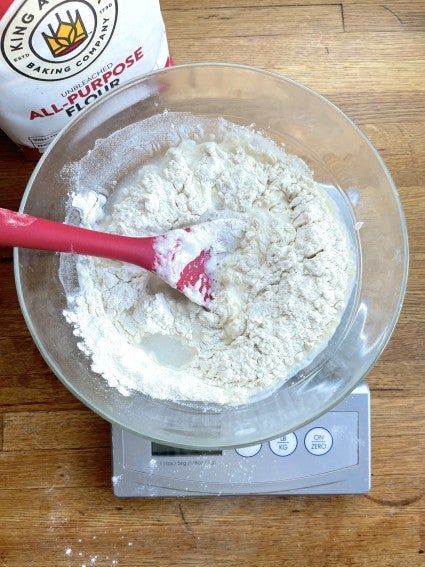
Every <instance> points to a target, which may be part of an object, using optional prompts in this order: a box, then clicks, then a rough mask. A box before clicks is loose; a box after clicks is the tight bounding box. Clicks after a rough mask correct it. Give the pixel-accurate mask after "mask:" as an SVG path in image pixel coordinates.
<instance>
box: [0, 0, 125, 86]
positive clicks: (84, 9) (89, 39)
mask: <svg viewBox="0 0 425 567" xmlns="http://www.w3.org/2000/svg"><path fill="white" fill-rule="evenodd" d="M117 13H118V8H117V0H92V1H91V2H88V1H86V0H70V1H67V0H65V1H64V0H62V1H59V0H26V1H25V2H22V4H21V5H20V7H19V8H18V10H17V11H16V12H15V14H13V15H12V17H11V18H10V20H9V22H8V24H7V26H6V27H5V29H4V31H3V33H2V36H1V50H2V53H3V56H4V58H5V59H6V61H7V62H8V64H9V65H10V66H11V67H12V68H13V69H15V71H17V72H18V73H20V74H21V75H25V76H26V77H30V78H31V79H36V80H38V81H59V80H62V79H66V78H68V77H72V76H73V75H76V74H77V73H80V72H81V71H82V70H84V69H85V68H87V67H88V66H89V65H91V64H92V63H93V61H95V60H96V59H97V58H98V57H99V55H100V54H101V53H102V51H103V50H104V49H105V47H106V46H107V45H108V43H109V40H110V39H111V37H112V35H113V32H114V29H115V23H116V20H117Z"/></svg>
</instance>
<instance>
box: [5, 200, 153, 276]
mask: <svg viewBox="0 0 425 567" xmlns="http://www.w3.org/2000/svg"><path fill="white" fill-rule="evenodd" d="M153 240H154V238H153V237H146V238H132V237H126V236H119V235H116V234H108V233H105V232H98V231H95V230H89V229H85V228H80V227H78V226H73V225H68V224H63V223H60V222H55V221H51V220H47V219H41V218H37V217H33V216H30V215H26V214H23V213H16V212H14V211H9V210H8V209H2V208H0V244H3V245H5V246H19V247H22V248H33V249H37V250H52V251H55V252H71V253H73V254H87V255H89V256H98V257H101V258H110V259H113V260H121V261H124V262H130V263H132V264H137V265H139V266H141V267H143V268H146V269H148V270H152V269H153V266H154V261H155V253H154V250H153Z"/></svg>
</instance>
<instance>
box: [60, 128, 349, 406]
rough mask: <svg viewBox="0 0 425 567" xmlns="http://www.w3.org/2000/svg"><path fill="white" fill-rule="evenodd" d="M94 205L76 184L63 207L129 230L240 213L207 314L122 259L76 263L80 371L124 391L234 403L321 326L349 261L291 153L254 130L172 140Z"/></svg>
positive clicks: (74, 319)
mask: <svg viewBox="0 0 425 567" xmlns="http://www.w3.org/2000/svg"><path fill="white" fill-rule="evenodd" d="M105 201H106V199H105V197H103V196H102V195H99V194H98V193H95V192H93V191H89V192H87V193H86V196H85V197H84V198H83V197H82V196H81V195H80V196H75V197H74V199H73V203H72V204H73V206H74V207H76V208H77V209H78V210H79V211H80V214H81V218H82V224H83V225H84V226H87V227H89V228H96V229H98V230H105V231H108V232H115V233H120V234H126V235H129V236H141V235H153V234H161V233H163V232H166V231H168V230H171V229H174V228H180V227H184V226H188V225H191V224H192V225H193V224H196V223H197V222H200V221H205V220H208V219H211V218H215V217H217V216H218V217H221V216H229V215H235V216H241V217H243V218H244V219H245V220H246V222H247V225H246V229H245V230H244V231H243V234H242V237H241V238H240V241H239V243H238V246H237V249H236V251H235V252H234V253H232V254H230V255H228V256H227V257H226V258H225V259H224V260H223V261H222V263H221V268H220V270H219V272H218V276H217V277H218V282H219V286H218V290H217V295H216V297H215V299H214V300H213V301H212V302H211V305H210V310H209V311H206V310H204V309H203V308H202V307H199V306H198V305H196V304H194V303H192V302H190V301H189V300H187V299H186V298H185V297H183V296H181V294H179V293H178V292H176V291H175V290H172V289H170V288H169V287H168V286H167V285H166V284H164V283H163V282H161V281H160V280H159V278H158V277H157V276H154V275H152V274H150V273H149V272H146V271H144V270H142V269H141V268H138V267H136V266H132V265H129V264H122V263H120V262H113V261H108V260H103V259H97V258H86V257H81V258H79V259H78V261H77V271H78V278H79V290H78V292H76V293H75V294H72V295H71V294H68V306H69V307H68V310H67V311H66V318H67V320H68V321H69V322H70V323H72V324H73V325H74V327H75V333H76V334H77V335H78V336H79V337H81V343H80V348H81V349H82V350H83V351H84V352H85V353H86V354H87V355H88V356H90V357H91V360H92V369H93V370H94V371H95V372H97V373H99V374H101V375H102V376H103V377H104V379H105V380H107V382H108V383H109V385H110V386H112V387H117V388H118V389H119V391H120V392H122V393H123V394H124V395H128V394H130V393H131V391H132V390H135V389H136V390H140V391H142V392H144V393H145V394H147V395H150V396H153V397H156V398H161V399H172V400H201V401H213V402H218V403H227V404H239V403H243V402H245V401H247V400H248V398H249V397H250V396H252V395H255V394H258V393H261V392H264V391H265V390H268V389H271V388H274V387H276V386H277V385H279V384H280V383H282V381H284V380H285V379H288V378H289V377H290V376H291V373H292V374H293V372H294V368H299V366H300V365H301V366H302V365H303V361H307V362H310V359H311V356H312V353H315V352H316V351H317V349H318V348H322V347H323V346H324V345H325V344H326V341H327V340H328V339H329V338H330V336H332V334H333V333H334V331H335V328H336V326H337V324H338V322H339V320H340V317H341V314H342V311H343V308H344V306H345V304H346V299H347V293H348V291H349V288H350V286H351V283H352V275H353V267H354V258H353V253H352V251H351V249H350V246H349V244H348V241H347V238H346V235H345V231H344V227H343V226H342V224H341V221H340V220H339V219H338V217H337V215H335V214H334V212H333V211H332V205H331V204H330V202H329V201H328V198H327V197H326V195H325V193H324V192H323V191H322V190H321V189H320V187H319V186H318V185H317V184H316V183H315V182H314V181H313V179H312V176H311V174H310V172H308V171H307V168H306V167H305V165H304V164H303V162H301V160H299V159H298V158H296V157H292V156H288V155H286V154H285V153H284V152H283V150H282V149H280V148H278V147H277V146H275V145H274V144H272V143H271V142H269V141H266V140H265V139H264V138H262V137H261V136H259V135H258V134H254V133H253V132H251V131H250V130H248V129H246V130H245V131H244V132H243V131H242V130H238V132H237V133H228V134H227V135H226V136H225V138H224V140H223V141H221V142H207V143H195V142H194V141H189V140H186V141H183V142H182V143H181V144H180V145H179V146H178V147H176V148H172V149H169V150H168V151H167V153H166V154H165V156H164V157H162V158H161V159H160V160H157V161H154V162H152V163H150V164H148V165H144V166H143V167H142V168H140V169H139V171H137V173H135V174H133V175H132V176H131V177H130V178H128V179H127V180H126V181H125V182H124V183H121V186H120V187H119V188H118V189H117V191H116V192H115V193H114V197H113V199H112V200H111V203H109V204H108V203H107V204H106V205H105ZM309 357H310V358H309Z"/></svg>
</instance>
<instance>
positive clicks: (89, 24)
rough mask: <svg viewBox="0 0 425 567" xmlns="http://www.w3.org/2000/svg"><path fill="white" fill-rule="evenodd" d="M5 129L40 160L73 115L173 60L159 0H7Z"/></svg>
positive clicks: (1, 123) (3, 12)
mask: <svg viewBox="0 0 425 567" xmlns="http://www.w3.org/2000/svg"><path fill="white" fill-rule="evenodd" d="M0 18H1V20H0V44H1V55H0V128H1V129H2V130H3V131H4V132H5V133H6V134H7V135H8V136H9V137H10V138H11V139H12V140H13V141H14V142H15V143H16V144H18V146H19V147H20V148H21V149H22V151H23V152H24V154H25V156H26V157H27V158H28V159H38V158H39V157H40V156H41V154H42V153H43V152H44V150H45V149H46V148H47V146H48V145H49V143H50V142H51V141H52V140H53V139H54V137H55V136H56V135H57V134H58V132H59V131H60V130H61V129H62V128H63V126H65V124H66V123H67V122H68V121H69V120H70V119H71V118H72V117H74V116H76V115H78V113H80V112H81V111H83V110H84V109H85V108H87V107H88V106H89V105H90V104H91V103H92V102H94V101H95V100H98V99H99V97H101V96H103V95H104V94H106V93H107V92H110V91H111V90H112V89H114V88H115V87H117V86H118V85H121V84H123V83H124V82H126V81H128V80H129V79H132V78H134V77H136V76H138V75H141V74H143V73H147V72H149V71H152V70H154V69H159V68H162V67H165V66H168V65H169V64H170V57H169V52H168V44H167V37H166V32H165V27H164V22H163V19H162V15H161V11H160V5H159V1H158V0H143V1H142V2H140V0H15V1H12V0H0Z"/></svg>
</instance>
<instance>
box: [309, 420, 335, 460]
mask: <svg viewBox="0 0 425 567" xmlns="http://www.w3.org/2000/svg"><path fill="white" fill-rule="evenodd" d="M304 444H305V448H306V449H307V451H308V452H309V453H311V454H312V455H326V453H329V451H330V450H331V449H332V445H333V437H332V435H331V434H330V432H329V431H328V430H327V429H325V428H324V427H314V428H313V429H310V431H309V432H308V433H307V434H306V436H305V438H304Z"/></svg>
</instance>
